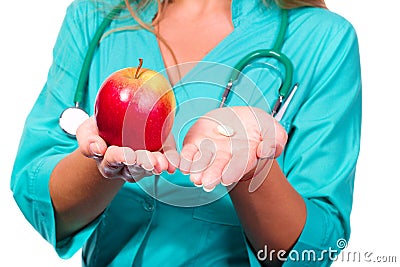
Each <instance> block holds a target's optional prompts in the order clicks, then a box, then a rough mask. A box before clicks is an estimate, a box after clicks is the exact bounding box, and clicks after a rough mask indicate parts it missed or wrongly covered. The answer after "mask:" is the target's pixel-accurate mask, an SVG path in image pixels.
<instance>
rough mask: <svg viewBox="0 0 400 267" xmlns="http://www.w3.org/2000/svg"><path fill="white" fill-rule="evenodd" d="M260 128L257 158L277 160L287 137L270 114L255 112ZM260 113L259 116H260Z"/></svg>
mask: <svg viewBox="0 0 400 267" xmlns="http://www.w3.org/2000/svg"><path fill="white" fill-rule="evenodd" d="M257 113H258V114H257V117H258V120H259V122H260V126H261V142H260V143H259V144H258V147H257V157H258V158H277V157H279V156H280V155H281V154H282V152H283V149H284V148H285V145H286V142H287V139H288V135H287V133H286V131H285V129H284V128H283V127H282V126H281V125H280V123H279V122H278V121H277V120H275V119H274V118H273V117H272V116H271V115H270V114H267V113H265V112H263V111H262V113H261V112H257ZM260 113H261V114H260Z"/></svg>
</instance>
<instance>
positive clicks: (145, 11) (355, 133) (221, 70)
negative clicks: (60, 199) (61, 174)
mask: <svg viewBox="0 0 400 267" xmlns="http://www.w3.org/2000/svg"><path fill="white" fill-rule="evenodd" d="M156 2H157V1H152V2H151V3H150V4H149V5H147V6H145V7H143V8H142V9H141V10H140V17H141V18H142V19H143V21H145V22H150V21H151V20H152V18H153V17H154V15H155V14H156V12H157V3H156ZM107 8H110V7H109V6H108V5H105V4H103V5H101V4H99V3H97V4H96V3H95V1H90V0H76V1H74V2H73V3H72V4H71V5H70V6H69V8H68V10H67V13H66V17H65V20H64V22H63V25H62V27H61V30H60V33H59V36H58V39H57V42H56V44H55V48H54V61H53V63H52V66H51V68H50V70H49V74H48V80H47V82H46V84H45V86H44V88H43V91H42V92H41V93H40V95H39V97H38V99H37V101H36V103H35V105H34V107H33V109H32V111H31V113H30V114H29V116H28V118H27V120H26V125H25V128H24V131H23V134H22V138H21V143H20V147H19V151H18V154H17V158H16V161H15V165H14V169H13V174H12V179H11V189H12V191H13V193H14V197H15V200H16V202H17V203H18V205H19V207H20V209H21V210H22V212H23V214H24V215H25V217H26V218H27V220H28V221H29V222H30V223H31V224H32V225H33V226H34V228H35V229H36V230H37V231H38V232H39V233H40V234H41V235H42V236H43V237H44V238H45V239H46V240H48V242H49V243H51V244H52V245H53V246H54V248H55V250H56V251H57V253H58V254H59V255H60V257H62V258H69V257H71V256H72V255H74V253H76V252H77V251H78V250H79V249H80V248H82V247H83V250H82V253H83V255H82V262H83V265H84V266H104V265H108V266H128V265H132V266H260V263H259V261H258V260H257V255H258V256H259V257H262V256H264V255H263V253H260V252H259V251H253V250H252V248H251V246H250V244H249V243H248V242H247V240H246V237H245V235H244V233H243V229H242V227H241V224H240V222H239V219H238V217H237V215H236V213H235V209H234V207H233V205H232V202H231V200H230V198H229V194H227V192H226V190H225V188H224V187H222V186H219V187H218V188H217V189H216V190H214V191H213V193H205V192H203V191H202V189H199V188H195V187H193V185H191V183H190V182H189V178H188V176H184V175H182V174H181V173H180V172H179V171H177V172H176V173H175V174H174V175H166V174H163V175H161V177H154V176H153V177H148V178H145V179H143V180H142V181H141V182H139V183H135V184H133V183H126V184H125V185H124V186H123V188H122V189H121V190H120V192H119V193H118V194H117V196H116V197H115V199H114V200H113V201H112V203H111V204H110V205H109V207H108V208H107V209H106V210H105V211H104V212H103V213H102V214H101V216H99V217H98V218H97V219H96V220H95V221H93V222H92V223H91V224H90V225H87V226H86V227H85V228H84V229H82V230H81V231H79V232H78V233H76V234H74V235H73V236H71V237H69V238H66V239H65V240H61V241H58V242H57V241H56V237H55V220H54V211H53V207H52V202H51V199H50V195H49V189H48V183H49V177H50V174H51V172H52V170H53V169H54V167H55V166H56V164H57V163H58V162H59V161H60V160H61V159H62V158H63V157H65V156H66V155H67V154H69V153H71V152H72V151H73V150H75V149H76V148H77V142H76V140H75V139H74V138H71V137H69V136H67V135H66V134H65V133H64V132H63V131H62V130H61V129H60V127H59V125H58V118H59V114H61V112H62V111H63V110H64V109H65V108H67V107H70V106H72V105H73V104H74V103H73V99H74V93H75V88H76V85H77V80H78V77H79V73H80V68H81V66H82V63H83V59H84V56H85V55H86V50H87V48H88V45H89V43H90V40H91V38H92V37H93V35H94V33H95V31H96V29H97V28H98V26H99V24H100V23H101V21H102V19H103V18H104V16H105V14H106V13H107V12H106V11H107ZM232 23H233V25H234V30H233V32H232V33H231V34H229V35H228V36H227V37H226V38H225V39H223V40H222V41H221V42H220V43H219V44H218V45H217V46H216V47H215V48H214V49H212V50H211V51H210V52H209V53H208V54H207V55H206V56H205V57H204V58H203V59H202V61H201V63H198V64H196V65H195V66H194V68H193V69H192V70H191V71H190V72H189V73H188V74H187V75H185V76H184V77H183V78H182V81H181V83H180V84H178V85H177V86H175V88H174V91H175V94H176V99H177V103H178V105H179V108H178V110H177V113H176V121H175V125H174V130H173V131H174V134H175V137H176V139H177V142H178V146H179V147H180V146H181V143H182V140H183V137H184V134H185V132H186V131H187V129H188V128H189V127H190V125H191V123H193V120H192V119H193V118H195V117H196V116H200V115H202V114H204V113H205V112H207V111H209V110H211V109H215V108H217V107H218V102H217V100H218V99H219V98H220V96H221V94H222V90H223V87H224V85H225V84H226V81H227V80H228V77H229V73H230V70H231V67H232V66H234V65H235V64H236V63H237V62H238V61H239V60H240V59H241V58H242V57H243V56H244V55H246V54H247V53H248V52H250V51H253V50H256V49H263V48H264V49H265V48H266V49H269V48H271V47H272V46H273V44H274V42H275V39H276V36H277V33H278V30H279V24H280V11H279V9H278V8H277V7H276V6H275V5H271V6H270V7H269V8H266V7H265V6H263V4H262V1H259V0H248V1H239V0H233V1H232ZM134 24H135V22H134V21H133V20H132V19H131V18H130V17H129V14H128V13H127V12H126V11H123V12H122V14H121V18H119V19H116V20H114V21H113V22H112V23H111V25H110V28H109V29H110V30H111V29H118V28H119V29H121V28H122V27H124V26H131V25H134ZM283 52H284V53H285V54H286V55H287V56H288V57H289V58H290V59H291V61H292V62H293V65H294V82H299V85H300V86H299V88H298V90H297V92H296V94H295V96H294V97H293V99H292V102H291V103H290V105H289V106H288V108H287V111H286V113H285V115H284V116H283V118H282V120H281V124H282V125H283V127H284V128H285V129H286V131H287V132H288V134H289V141H288V144H287V146H286V148H285V150H284V153H283V154H282V155H281V156H280V157H279V158H278V162H279V164H280V167H281V168H282V170H283V172H284V173H285V175H286V177H287V179H288V180H289V181H290V183H291V184H292V185H293V187H294V188H295V189H296V190H297V191H298V192H299V193H300V194H301V195H302V196H303V198H304V201H305V203H306V207H307V219H306V223H305V226H304V229H303V231H302V233H301V235H300V237H299V239H298V240H297V242H296V244H295V246H294V247H293V250H292V252H294V253H291V254H289V258H288V259H287V261H286V262H285V263H284V266H298V264H299V263H298V261H299V260H302V257H301V255H302V254H303V255H306V256H307V255H308V254H310V251H313V253H315V255H316V258H315V259H312V258H311V260H310V261H308V262H307V263H305V262H303V263H302V266H303V265H304V266H305V265H307V264H308V265H310V266H328V265H330V263H331V262H332V261H331V259H332V258H334V256H332V255H330V253H327V252H325V251H328V250H329V249H330V251H331V252H332V251H333V254H335V253H334V252H335V250H336V251H339V250H340V247H338V245H337V242H338V240H340V239H343V238H344V239H346V240H348V239H349V236H350V212H351V207H352V194H353V183H354V176H355V169H356V162H357V157H358V153H359V144H360V126H361V77H360V76H361V75H360V63H359V51H358V42H357V37H356V33H355V31H354V29H353V27H352V25H351V24H350V23H349V22H348V21H346V20H345V19H344V18H342V17H341V16H339V15H337V14H334V13H332V12H330V11H328V10H326V9H321V8H310V7H308V8H297V9H293V10H290V11H289V27H288V32H287V35H286V38H285V42H284V45H283ZM138 58H143V59H144V66H143V67H145V68H151V69H154V70H156V71H160V72H163V71H164V69H165V67H164V65H163V61H162V56H161V54H160V50H159V46H158V43H157V40H156V38H155V36H154V34H152V33H150V32H148V31H146V30H121V31H116V32H114V33H111V34H109V35H108V36H106V37H105V38H104V39H103V40H102V41H101V43H100V46H99V48H98V50H97V51H96V54H95V56H94V59H93V62H92V66H91V69H90V78H89V84H88V92H87V98H86V102H85V103H84V107H85V108H86V110H88V111H89V113H90V114H92V113H93V106H94V100H95V97H96V93H97V90H98V88H99V87H100V85H101V83H102V81H104V79H105V78H106V77H107V76H108V75H109V74H111V73H112V72H113V71H115V70H117V69H120V68H124V67H129V66H136V65H137V63H138ZM267 61H268V60H259V61H257V62H253V63H252V64H251V66H249V67H248V68H246V69H245V71H244V73H245V75H243V77H242V78H241V79H240V80H239V81H238V82H237V84H236V86H235V87H234V90H235V91H234V93H233V95H232V97H231V99H230V102H229V105H231V106H234V105H246V104H248V105H252V106H257V107H261V108H264V109H265V110H267V111H269V110H270V105H271V104H272V103H273V102H274V101H275V100H276V98H277V97H278V86H279V79H281V78H282V77H280V75H279V72H277V71H276V70H275V68H273V67H270V66H268V65H266V62H267ZM268 62H269V64H272V65H273V66H275V67H277V68H278V69H280V68H281V66H280V65H279V64H278V63H277V62H274V61H268ZM216 63H218V64H216ZM307 253H308V254H307ZM310 255H312V254H310ZM328 255H330V257H328ZM319 256H320V257H319ZM303 259H304V257H303ZM305 259H307V257H305Z"/></svg>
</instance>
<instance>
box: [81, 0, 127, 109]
mask: <svg viewBox="0 0 400 267" xmlns="http://www.w3.org/2000/svg"><path fill="white" fill-rule="evenodd" d="M123 2H125V1H123ZM124 7H125V6H124V5H123V4H122V3H121V4H119V5H118V6H116V7H115V8H114V9H113V10H111V11H110V13H108V14H107V16H106V17H105V18H104V20H103V21H102V23H101V24H100V26H99V28H98V29H97V30H96V32H95V34H94V36H93V39H92V41H91V42H90V44H89V48H88V51H87V52H86V56H85V59H84V61H83V64H82V69H81V72H80V74H79V79H78V85H77V87H76V91H75V96H74V102H75V105H76V106H78V105H79V103H82V101H83V99H84V97H85V93H86V87H87V83H88V80H89V70H90V65H91V63H92V60H93V56H94V52H95V51H96V48H97V46H98V44H99V41H100V39H101V37H102V36H103V34H104V32H105V30H106V29H107V27H108V26H110V24H111V21H112V20H113V19H114V18H115V17H116V16H118V15H119V13H121V11H122V10H123V9H124Z"/></svg>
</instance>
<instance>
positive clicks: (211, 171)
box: [179, 106, 287, 191]
mask: <svg viewBox="0 0 400 267" xmlns="http://www.w3.org/2000/svg"><path fill="white" fill-rule="evenodd" d="M286 141H287V134H286V132H285V130H284V129H283V127H282V126H281V125H280V124H279V123H278V122H277V121H276V120H275V119H274V118H273V117H272V116H271V115H269V114H268V113H266V112H265V111H263V110H261V109H259V108H253V107H246V106H238V107H225V108H220V109H215V110H212V111H210V112H209V113H207V114H205V115H204V116H202V117H201V118H199V119H198V120H197V121H196V123H195V124H194V125H193V126H192V127H191V128H190V129H189V131H188V133H187V135H186V136H185V139H184V142H183V148H182V151H181V160H180V166H179V168H180V169H181V171H182V172H183V173H185V174H190V179H191V181H192V182H193V183H194V184H195V185H197V186H203V188H204V190H206V191H210V190H212V189H213V188H214V187H215V186H216V185H217V184H219V183H222V184H223V185H230V184H232V183H235V182H238V181H239V180H240V179H241V178H242V177H243V176H245V175H246V174H248V173H251V171H254V169H255V168H256V166H257V163H258V161H259V159H266V158H271V159H273V158H276V157H278V156H279V155H280V154H281V153H282V151H283V148H284V146H285V144H286Z"/></svg>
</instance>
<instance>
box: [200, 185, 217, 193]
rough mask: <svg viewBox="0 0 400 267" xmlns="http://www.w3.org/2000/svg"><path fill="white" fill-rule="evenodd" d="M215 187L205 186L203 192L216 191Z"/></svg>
mask: <svg viewBox="0 0 400 267" xmlns="http://www.w3.org/2000/svg"><path fill="white" fill-rule="evenodd" d="M214 188H215V187H211V188H207V187H204V186H203V190H204V191H206V192H207V193H209V192H211V191H213V190H214Z"/></svg>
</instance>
